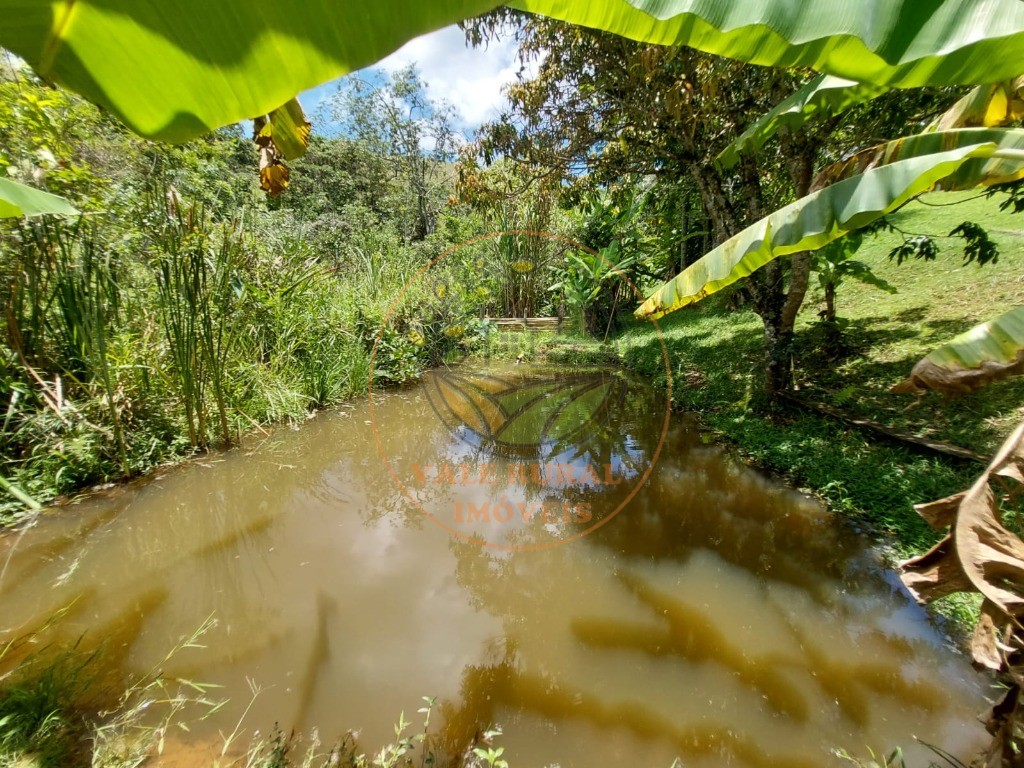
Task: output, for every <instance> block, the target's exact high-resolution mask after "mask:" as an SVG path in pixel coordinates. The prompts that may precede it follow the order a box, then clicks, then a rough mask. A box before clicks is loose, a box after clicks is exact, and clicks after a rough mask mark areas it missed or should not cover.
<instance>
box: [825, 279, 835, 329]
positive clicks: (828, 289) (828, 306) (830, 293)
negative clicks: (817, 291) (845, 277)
mask: <svg viewBox="0 0 1024 768" xmlns="http://www.w3.org/2000/svg"><path fill="white" fill-rule="evenodd" d="M835 321H836V284H835V283H834V282H832V281H829V282H828V283H826V284H825V322H828V323H834V322H835Z"/></svg>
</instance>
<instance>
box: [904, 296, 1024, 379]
mask: <svg viewBox="0 0 1024 768" xmlns="http://www.w3.org/2000/svg"><path fill="white" fill-rule="evenodd" d="M1021 373H1024V307H1017V308H1016V309H1011V310H1010V311H1009V312H1007V313H1006V314H1004V315H1000V316H999V317H997V318H996V319H995V320H989V321H988V322H987V323H982V324H981V325H977V326H975V327H974V328H972V329H971V330H969V331H967V332H966V333H962V334H960V335H959V336H957V337H956V338H955V339H953V340H952V341H950V342H949V343H948V344H944V345H943V346H941V347H939V348H938V349H935V350H933V351H932V352H931V353H930V354H929V355H928V356H927V357H925V358H924V359H923V360H921V361H920V362H919V363H918V364H917V365H915V366H914V369H913V370H912V371H911V372H910V376H909V377H907V378H906V379H904V380H903V381H901V382H900V383H899V384H897V385H896V386H895V387H893V392H914V393H921V392H924V391H925V390H928V389H931V390H935V391H936V392H942V393H943V394H945V395H962V394H965V393H967V392H972V391H974V390H975V389H979V388H980V387H983V386H984V385H986V384H988V383H989V382H991V381H998V380H999V379H1005V378H1006V377H1008V376H1014V375H1018V374H1021Z"/></svg>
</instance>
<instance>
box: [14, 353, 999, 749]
mask: <svg viewBox="0 0 1024 768" xmlns="http://www.w3.org/2000/svg"><path fill="white" fill-rule="evenodd" d="M656 454H657V461H656V462H653V463H652V458H654V457H655V455H656ZM0 572H2V581H0V631H2V634H0V641H3V640H8V639H11V638H15V637H19V636H23V635H25V634H26V633H29V632H32V631H33V630H37V629H39V628H40V627H42V626H44V625H46V623H47V622H48V621H49V619H50V618H51V617H52V616H53V615H54V614H55V612H57V611H59V610H60V609H66V612H65V614H64V615H63V616H62V618H61V619H60V620H59V621H56V622H54V623H53V625H52V626H50V627H48V628H46V629H45V630H44V635H45V636H46V637H45V638H40V640H39V642H38V643H36V646H38V645H41V644H45V643H51V644H56V645H60V644H71V643H73V642H74V641H75V640H76V639H78V638H79V637H84V638H85V640H83V643H84V645H88V644H89V643H90V642H91V643H93V644H95V643H100V644H101V645H102V655H101V658H102V660H103V664H104V665H105V666H104V669H105V670H106V674H107V676H108V678H109V679H110V680H111V681H124V680H128V679H131V678H133V677H138V676H139V675H142V674H144V673H146V672H148V671H150V670H153V669H155V668H160V669H162V670H163V673H164V675H165V677H167V678H172V679H173V678H181V679H188V680H192V681H201V682H204V683H210V684H215V685H218V686H221V687H220V688H217V689H215V690H213V691H211V693H210V695H211V696H213V697H216V698H220V699H226V700H227V703H226V704H225V705H224V707H223V708H222V709H220V710H219V711H218V712H217V713H216V714H215V715H213V716H212V717H210V718H208V719H206V720H202V721H198V720H197V721H194V722H191V723H189V726H190V728H189V731H188V732H187V733H186V732H184V731H180V732H179V733H178V735H177V736H176V737H175V739H174V741H173V744H174V745H175V749H169V752H172V753H176V754H169V755H168V756H167V757H166V758H165V759H166V760H167V761H168V762H170V761H172V760H173V761H174V764H176V765H185V764H190V765H209V764H210V760H211V753H212V752H213V751H215V750H218V749H219V748H220V745H221V743H222V740H223V736H224V735H226V734H228V733H231V732H232V731H234V730H236V729H237V730H238V732H239V733H240V734H241V736H240V738H239V740H238V741H237V742H236V744H237V743H241V742H242V741H244V740H245V739H246V738H248V737H249V736H250V735H251V734H252V733H253V732H254V731H256V730H259V731H260V732H261V733H263V734H266V733H268V732H269V730H270V729H271V728H272V727H273V726H274V724H275V723H276V724H278V725H279V726H280V728H282V729H283V730H284V731H285V732H289V731H292V730H294V731H296V732H305V733H308V732H311V731H312V730H313V729H316V730H317V731H318V732H319V734H320V736H321V738H322V739H324V740H330V739H332V738H333V737H335V736H339V735H341V734H343V733H345V732H346V731H348V730H352V729H354V730H358V732H359V740H360V744H361V745H363V746H364V747H365V748H366V750H367V751H370V750H375V749H379V747H380V746H381V745H383V744H384V743H386V742H387V740H388V739H389V738H391V737H392V736H393V731H392V727H393V723H394V722H395V721H396V720H397V719H398V716H399V713H400V712H405V714H406V717H407V719H409V720H411V721H413V722H414V723H417V727H418V720H419V716H418V715H415V712H416V709H417V708H418V707H420V706H422V701H421V697H423V696H432V697H436V702H437V703H436V706H435V710H434V717H433V722H432V726H431V730H432V732H434V733H435V737H434V738H435V739H436V743H437V744H438V745H442V746H443V747H444V748H445V749H447V750H448V751H450V752H451V753H454V754H458V753H460V752H462V751H464V750H465V748H466V746H467V744H468V743H469V742H470V741H471V740H472V739H473V737H474V735H475V734H476V733H478V732H479V731H480V730H482V729H484V728H485V727H486V726H488V725H491V724H498V725H500V726H501V728H502V729H503V731H504V733H503V735H502V736H501V737H500V738H499V739H498V743H499V744H500V745H501V746H503V747H504V748H505V753H504V755H503V757H504V758H506V759H508V761H509V763H510V765H511V766H512V768H520V767H525V766H530V767H532V766H543V765H552V764H558V765H560V766H563V767H564V768H568V767H569V766H588V767H593V766H599V767H600V766H623V765H629V766H661V767H662V768H668V766H670V765H671V764H672V763H673V760H675V759H676V758H680V759H681V761H682V763H681V764H683V765H686V766H723V765H734V766H775V765H786V766H823V765H838V764H841V760H840V759H839V758H838V757H837V756H836V751H837V750H846V751H848V752H849V753H851V754H854V755H858V756H862V757H864V756H867V754H868V750H869V749H871V750H874V752H875V753H876V754H877V753H879V752H881V751H886V752H888V751H889V750H891V749H892V748H893V747H895V746H897V745H899V746H902V747H903V749H904V751H905V752H906V753H907V754H908V756H909V758H910V761H909V764H910V765H927V764H928V758H929V757H930V756H931V757H933V755H932V753H930V752H929V751H928V750H926V749H925V748H924V747H923V746H921V745H920V743H918V742H919V741H920V742H926V743H932V744H935V745H938V746H940V747H941V748H943V749H945V750H947V751H949V752H951V753H953V754H954V755H958V756H960V757H961V758H968V757H970V756H971V754H972V753H973V752H974V751H975V750H976V749H977V748H979V746H980V745H981V744H982V742H983V740H984V732H983V729H982V728H981V726H980V725H979V724H978V723H977V721H976V716H977V714H978V713H979V712H981V711H982V710H983V709H984V707H985V703H984V700H983V694H984V693H985V689H984V683H983V681H982V680H981V679H980V678H978V677H977V676H976V675H975V674H974V673H973V672H972V670H971V669H970V666H969V665H968V664H967V662H966V660H965V659H964V658H963V657H962V656H961V655H959V654H957V653H956V652H955V651H953V650H952V649H951V648H950V647H949V645H948V643H947V642H946V641H945V640H944V639H943V637H942V636H941V635H940V634H939V633H938V632H937V631H936V630H935V629H934V628H933V627H932V626H931V625H930V624H929V622H928V621H927V619H926V617H925V615H924V614H923V613H922V612H921V611H920V610H919V609H918V608H916V607H915V606H913V605H912V604H911V603H910V601H909V600H908V599H907V597H906V596H905V595H904V594H903V593H902V592H901V590H900V589H899V588H898V586H897V583H896V580H895V579H894V577H893V576H892V575H891V574H887V573H886V572H884V571H882V570H881V569H879V568H878V566H877V565H876V563H875V558H874V557H873V556H872V555H871V554H870V553H869V552H868V551H867V550H866V548H865V544H864V542H862V541H861V540H859V539H858V538H857V537H856V536H854V535H853V534H852V533H850V532H848V531H846V530H844V529H843V528H842V527H841V526H840V525H838V524H837V523H836V521H835V520H833V519H832V517H831V516H830V515H829V514H828V513H827V512H826V511H825V510H823V509H822V508H821V507H820V506H819V505H818V504H817V503H815V502H814V501H812V500H810V499H808V498H807V497H805V496H803V495H801V494H799V493H797V492H795V491H792V490H789V489H787V488H786V487H784V486H783V485H781V484H780V483H779V482H777V481H775V480H772V479H770V478H767V477H765V476H764V475H762V474H760V473H758V472H756V471H753V470H751V469H749V468H746V467H744V466H743V465H741V464H740V463H738V462H737V461H735V460H731V459H730V458H728V457H727V456H726V455H725V453H724V452H723V451H722V450H721V449H720V448H718V447H716V446H714V445H710V444H708V443H707V441H706V439H705V438H702V436H701V435H700V433H699V432H698V431H697V430H696V428H695V426H694V424H693V422H692V421H691V420H690V419H688V418H687V417H685V416H681V415H678V414H676V415H673V416H672V418H671V419H670V420H669V421H668V422H667V423H666V419H665V402H664V398H663V397H661V396H660V395H659V394H658V393H656V392H654V391H652V390H650V389H649V388H647V387H645V386H644V385H643V383H642V382H637V381H636V380H634V379H629V378H627V377H625V376H624V375H622V374H619V373H615V372H586V371H565V370H552V369H544V368H528V367H527V366H519V367H506V368H492V369H489V370H486V371H472V370H469V371H467V370H463V371H456V372H445V373H441V374H435V375H432V376H428V377H427V379H426V380H425V383H424V384H423V385H422V386H418V387H416V388H412V389H408V390H404V391H400V392H390V393H386V394H379V393H378V394H375V395H374V398H373V403H372V405H371V404H370V403H369V402H366V401H363V402H359V403H356V404H353V405H351V406H348V407H345V408H342V409H339V410H337V411H329V412H323V413H320V414H318V415H317V416H316V417H315V418H313V419H311V420H309V421H308V422H307V423H305V424H303V425H302V426H301V427H299V428H297V429H290V428H280V429H277V430H275V431H273V432H272V434H271V435H270V436H269V437H268V438H266V439H261V440H255V439H250V440H248V441H247V444H246V445H245V446H243V447H242V448H238V449H235V450H232V451H229V452H226V453H224V454H220V455H214V456H209V457H205V458H203V459H202V460H197V461H193V462H190V463H188V464H186V465H183V466H181V467H178V468H175V469H173V470H170V471H166V472H163V473H161V474H159V475H158V476H156V477H155V478H152V479H150V480H148V481H146V482H142V483H136V484H130V485H127V486H124V487H121V488H117V489H115V490H113V491H112V492H109V493H107V494H105V495H102V496H98V497H95V498H92V499H89V500H86V501H84V502H81V503H79V504H77V505H75V506H73V507H70V508H62V509H60V510H58V511H56V512H54V513H51V514H46V515H44V516H43V517H41V518H40V519H39V520H38V521H37V522H36V524H35V525H33V526H32V527H30V528H28V529H26V530H24V531H22V532H15V533H8V534H7V535H5V536H4V537H3V538H2V539H0ZM210 616H212V617H213V618H214V619H215V621H216V625H215V626H214V627H213V628H212V629H210V630H209V631H208V632H207V633H206V634H205V636H204V637H203V638H202V640H201V643H202V645H203V647H201V648H186V649H184V650H181V651H179V652H178V653H176V654H175V655H174V656H173V657H172V658H171V659H170V660H168V661H166V662H165V661H163V660H164V656H165V655H166V653H167V651H168V650H169V649H170V648H171V647H173V646H174V644H175V643H176V642H177V641H178V640H179V639H180V638H181V637H183V636H186V635H188V634H189V633H191V632H193V631H194V630H195V629H196V628H197V627H199V626H200V625H201V624H202V623H203V621H204V620H205V619H206V618H207V617H210ZM254 691H257V693H255V694H254V693H253V692H254Z"/></svg>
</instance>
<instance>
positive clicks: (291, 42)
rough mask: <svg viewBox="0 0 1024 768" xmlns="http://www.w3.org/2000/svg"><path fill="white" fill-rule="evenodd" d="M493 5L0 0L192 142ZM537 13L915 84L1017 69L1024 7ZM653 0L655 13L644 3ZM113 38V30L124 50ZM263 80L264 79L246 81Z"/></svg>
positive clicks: (131, 109)
mask: <svg viewBox="0 0 1024 768" xmlns="http://www.w3.org/2000/svg"><path fill="white" fill-rule="evenodd" d="M495 5H496V4H495V3H494V2H487V1H486V0H477V1H476V2H470V1H469V0H447V1H446V2H440V3H431V4H428V5H424V4H422V3H415V2H410V1H409V0H389V2H387V3H378V4H376V5H374V6H373V7H372V9H369V10H367V12H366V13H364V14H359V15H338V14H337V13H334V12H333V8H332V7H330V6H328V5H325V4H323V3H282V4H277V5H274V6H260V7H258V8H252V7H247V8H246V9H245V11H244V12H243V11H242V10H241V7H240V6H239V7H237V8H236V7H234V6H232V7H231V8H230V9H211V8H209V7H208V6H206V5H204V4H202V3H197V2H193V3H191V4H188V5H185V6H182V7H180V8H179V9H178V13H175V14H163V13H159V12H158V9H157V8H156V7H155V6H150V5H138V6H135V7H134V8H133V9H132V12H131V13H122V12H120V11H115V10H113V9H110V8H108V7H106V6H105V5H103V4H102V3H96V2H83V3H81V4H76V8H75V14H74V23H70V24H69V23H67V19H66V18H65V15H64V13H65V11H63V9H60V8H58V7H50V6H40V7H39V8H35V9H33V10H32V11H31V12H29V11H27V10H26V9H25V8H24V7H23V6H22V5H19V4H18V3H17V2H16V0H7V2H6V3H5V4H4V5H0V11H2V12H3V13H4V14H5V15H11V14H15V13H18V14H21V15H20V16H19V23H18V24H13V25H6V26H5V27H4V28H3V29H2V30H0V46H3V47H4V48H7V49H9V50H12V51H14V52H15V53H16V54H18V55H19V56H21V57H22V58H24V59H25V60H26V61H28V62H29V63H30V64H31V65H32V67H33V68H34V69H35V70H36V71H37V72H38V73H39V74H40V76H42V77H44V78H46V79H47V80H48V81H50V82H56V83H60V84H62V85H65V86H67V87H69V88H71V89H73V90H76V91H78V92H79V93H82V94H84V95H86V96H87V97H88V98H90V99H91V100H94V101H95V102H96V103H98V104H100V105H101V106H103V107H104V108H106V109H108V110H110V111H111V112H113V113H114V114H115V115H118V116H119V117H121V118H122V119H123V120H124V121H125V122H126V123H127V124H128V125H130V126H131V127H132V128H133V130H135V131H136V132H138V133H140V134H142V135H144V136H149V137H154V138H156V137H158V138H161V139H164V140H172V141H184V140H187V139H189V138H192V137H195V136H197V135H199V134H201V133H204V132H207V131H209V130H211V129H213V128H216V127H218V126H222V125H225V124H229V123H232V122H236V121H238V120H242V119H245V118H249V117H252V116H253V115H264V114H267V113H269V112H270V111H271V110H273V109H276V108H278V107H280V106H281V105H282V104H284V103H285V102H286V101H287V100H288V99H290V98H291V97H293V96H294V95H295V94H296V93H298V92H299V91H302V90H304V89H306V88H310V87H313V86H315V85H318V84H320V83H322V82H325V81H327V80H330V79H332V78H334V77H337V76H339V75H341V74H344V73H345V72H350V71H353V70H355V69H359V68H361V67H364V66H366V65H368V64H370V63H372V62H374V61H376V60H378V59H380V58H382V57H383V56H385V55H386V54H388V53H389V52H391V51H393V50H395V49H396V48H398V47H399V46H400V45H401V44H402V43H403V42H405V41H406V40H409V39H411V38H413V37H415V36H417V35H420V34H423V33H425V32H428V31H430V30H433V29H438V28H440V27H442V26H444V25H446V24H450V23H452V22H455V21H459V20H461V19H465V18H468V17H470V16H473V15H475V14H479V13H482V12H484V11H486V10H489V9H490V8H493V7H495ZM517 5H518V7H520V8H522V9H524V10H528V11H531V12H533V13H539V14H547V15H551V16H557V17H559V18H562V19H564V20H566V21H571V22H574V23H577V24H582V25H586V26H592V27H598V28H602V29H605V30H607V31H610V32H615V33H618V34H621V35H625V36H628V37H633V38H636V39H642V40H645V41H647V42H651V43H656V44H661V45H668V44H671V45H679V46H682V45H689V46H693V47H697V48H702V49H704V50H706V51H709V52H712V53H716V54H720V55H724V56H729V57H733V58H738V59H742V60H746V61H751V62H753V63H756V64H762V65H775V66H788V67H793V66H805V67H812V68H815V69H818V70H821V71H824V72H828V73H830V74H834V75H838V76H840V77H846V78H848V79H854V80H864V81H871V82H876V83H880V84H891V85H898V86H903V87H910V86H917V85H926V84H930V83H936V82H940V83H945V82H959V83H978V82H981V83H984V82H992V81H995V80H1002V79H1006V78H1008V77H1013V76H1016V75H1017V74H1019V72H1018V71H1017V70H1016V69H1015V67H1016V66H1017V65H1016V64H1015V62H1016V61H1018V60H1019V59H1020V53H1021V48H1022V47H1024V32H1022V30H1024V11H1022V10H1021V8H1020V6H1019V4H1018V3H1017V2H1016V1H1015V0H985V2H983V3H980V4H979V2H978V1H977V0H943V1H942V2H940V3H939V4H937V5H935V6H934V7H929V8H927V9H925V8H920V7H918V6H915V5H914V3H913V0H902V2H893V1H892V0H870V2H869V4H868V5H867V6H864V7H862V8H861V12H859V13H848V12H844V11H846V10H847V8H846V7H845V6H841V5H837V4H835V3H828V4H818V5H816V6H814V8H813V12H802V13H797V12H793V9H792V6H791V5H789V4H788V3H787V2H786V1H785V0H772V2H763V1H762V0H742V2H729V3H726V2H722V1H721V0H670V1H669V2H658V3H653V2H649V0H632V2H628V1H627V0H604V2H601V3H593V2H585V1H584V0H573V1H571V2H564V1H561V2H555V1H554V0H520V2H519V3H518V4H517ZM648 11H649V12H648ZM110 41H117V44H116V45H112V44H111V42H110ZM250 83H258V84H259V86H258V87H249V84H250Z"/></svg>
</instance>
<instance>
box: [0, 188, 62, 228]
mask: <svg viewBox="0 0 1024 768" xmlns="http://www.w3.org/2000/svg"><path fill="white" fill-rule="evenodd" d="M44 213H55V214H60V215H62V216H76V215H78V211H77V210H76V209H75V207H74V206H73V205H71V203H69V202H68V201H67V200H65V199H64V198H63V197H57V195H51V194H50V193H49V192H43V191H42V190H41V189H35V188H34V187H29V186H26V185H24V184H19V183H17V182H16V181H11V180H10V179H4V178H0V219H10V218H14V217H17V216H41V215H42V214H44Z"/></svg>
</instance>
